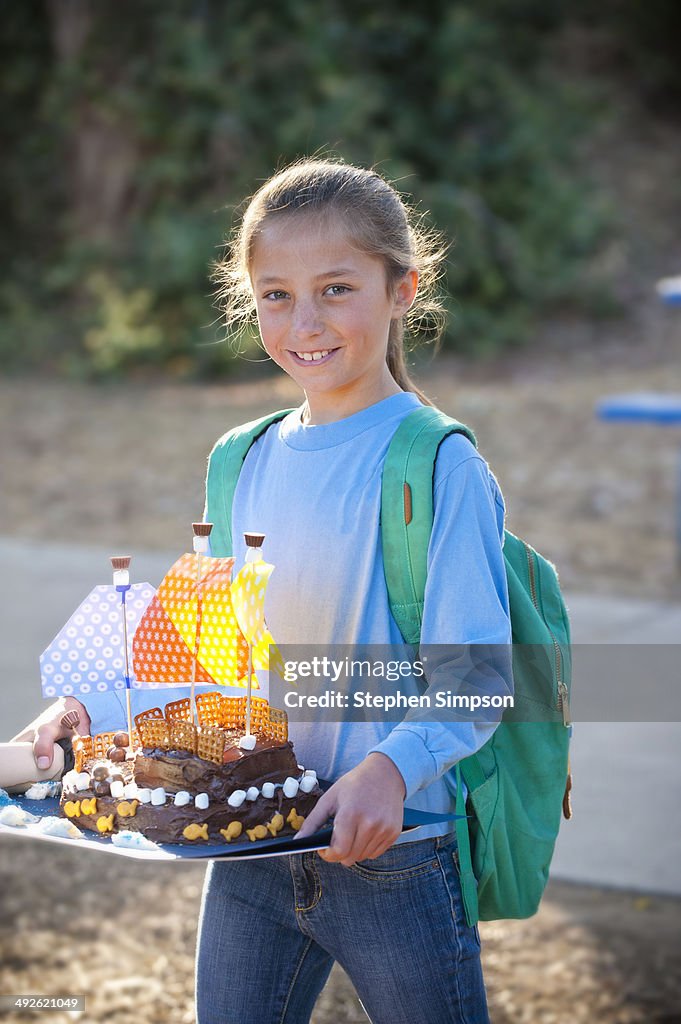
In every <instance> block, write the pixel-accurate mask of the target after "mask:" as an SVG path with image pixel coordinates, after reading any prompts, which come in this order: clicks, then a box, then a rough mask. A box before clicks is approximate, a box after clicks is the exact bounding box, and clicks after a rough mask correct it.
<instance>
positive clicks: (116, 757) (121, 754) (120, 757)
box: [106, 747, 125, 761]
mask: <svg viewBox="0 0 681 1024" xmlns="http://www.w3.org/2000/svg"><path fill="white" fill-rule="evenodd" d="M106 756H107V757H108V758H109V760H110V761H125V750H124V748H123V747H109V749H108V750H107V752H106Z"/></svg>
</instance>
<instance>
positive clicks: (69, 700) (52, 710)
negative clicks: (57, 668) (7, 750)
mask: <svg viewBox="0 0 681 1024" xmlns="http://www.w3.org/2000/svg"><path fill="white" fill-rule="evenodd" d="M67 711H77V712H78V715H79V717H80V721H79V723H78V727H77V731H78V733H79V734H80V735H81V736H87V735H88V734H89V732H90V716H89V715H88V713H87V711H86V710H85V708H84V706H83V705H82V704H81V703H80V701H79V700H76V698H75V697H60V698H59V700H56V701H55V702H54V704H50V706H49V708H46V709H45V711H43V712H42V714H40V715H38V717H37V718H34V719H33V721H32V722H30V723H29V724H28V725H27V726H26V728H25V729H22V730H21V732H18V733H17V734H16V736H13V737H12V739H11V740H10V742H11V743H21V742H24V743H33V756H34V758H35V763H36V764H37V766H38V768H40V769H43V770H44V769H45V768H49V767H50V765H51V764H52V761H53V759H54V745H55V743H56V742H57V740H62V739H66V737H67V736H72V735H73V729H71V728H69V726H68V725H63V724H62V722H61V719H62V716H63V715H65V714H66V712H67Z"/></svg>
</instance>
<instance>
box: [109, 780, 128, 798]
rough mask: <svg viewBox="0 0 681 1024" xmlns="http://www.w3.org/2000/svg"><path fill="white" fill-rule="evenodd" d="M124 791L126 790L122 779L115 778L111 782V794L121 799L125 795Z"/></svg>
mask: <svg viewBox="0 0 681 1024" xmlns="http://www.w3.org/2000/svg"><path fill="white" fill-rule="evenodd" d="M124 791H125V786H124V785H123V783H122V782H121V780H120V779H114V781H113V782H112V783H111V796H112V797H113V798H114V799H115V800H120V798H121V797H122V796H123V793H124Z"/></svg>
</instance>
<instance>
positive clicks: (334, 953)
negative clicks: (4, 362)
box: [197, 160, 511, 1024]
mask: <svg viewBox="0 0 681 1024" xmlns="http://www.w3.org/2000/svg"><path fill="white" fill-rule="evenodd" d="M443 257H444V251H443V248H442V246H441V245H439V244H438V242H437V238H436V236H433V235H431V234H429V233H428V232H426V231H424V230H422V229H421V228H420V226H419V225H418V224H417V223H416V221H415V218H414V217H413V216H412V214H411V212H410V211H409V210H408V209H407V207H406V206H405V204H404V202H403V201H402V199H401V197H400V196H399V194H398V193H397V191H396V190H395V189H394V188H393V187H392V186H391V185H390V184H389V183H388V182H386V181H385V180H384V179H383V178H382V177H381V176H379V175H378V174H376V173H374V172H373V171H368V170H364V169H362V168H358V167H353V166H350V165H347V164H345V163H342V162H335V161H328V160H304V161H302V162H299V163H296V164H294V165H293V166H291V167H289V168H287V169H285V170H283V171H282V172H280V173H278V174H276V175H275V176H274V177H273V178H271V179H270V180H269V181H268V182H266V184H265V185H263V186H262V188H260V190H259V191H258V192H257V193H256V194H255V196H254V197H253V198H252V200H251V201H250V204H249V205H248V207H247V209H246V212H245V215H244V217H243V220H242V223H241V226H240V228H239V231H238V234H237V235H236V237H235V239H234V240H233V244H232V247H231V256H230V258H229V260H227V261H225V262H224V263H222V264H220V265H218V268H217V280H218V282H219V284H220V286H221V287H220V292H219V296H220V300H221V302H222V304H223V307H224V310H225V315H226V322H227V325H228V326H229V327H235V326H243V325H244V324H245V323H246V322H248V321H249V319H251V318H252V317H253V315H256V316H257V323H258V327H259V331H260V336H261V339H262V344H263V346H264V348H265V350H266V352H267V353H268V355H269V356H270V357H271V359H272V360H273V361H274V362H275V363H277V364H278V365H279V366H280V367H281V368H282V370H284V372H285V373H287V374H288V375H289V376H290V377H291V378H293V380H295V381H296V382H297V383H298V384H299V385H300V388H301V389H302V392H303V393H304V402H303V403H302V405H301V406H300V407H299V408H298V409H296V410H295V411H293V412H292V413H289V414H288V415H286V416H285V417H284V418H283V419H282V420H280V421H279V422H277V423H275V424H273V425H272V426H270V427H269V429H267V430H266V431H265V432H264V433H263V434H262V436H260V437H259V438H258V440H257V441H256V442H255V443H254V444H253V446H252V447H251V449H250V450H249V452H248V455H247V456H246V459H245V461H244V464H243V469H242V471H241V474H240V476H239V480H238V484H237V486H236V490H235V493H234V502H233V509H232V522H231V527H232V531H231V535H232V537H233V538H234V548H235V550H233V551H222V550H216V549H215V548H214V550H213V554H215V555H227V554H234V555H235V556H236V558H237V562H238V561H239V560H240V559H243V557H244V555H245V550H244V548H243V542H242V541H241V540H240V538H242V537H243V533H244V531H247V530H252V529H254V528H257V529H258V531H262V532H263V533H265V534H266V536H267V555H268V559H270V560H271V561H272V562H274V563H275V565H276V566H277V572H276V573H275V575H274V576H273V579H272V581H271V583H270V587H269V589H268V595H267V619H268V623H269V626H270V628H271V630H272V633H273V635H274V636H275V637H276V638H277V641H278V642H279V643H280V644H288V643H295V644H314V645H332V644H367V643H370V644H400V643H401V642H402V637H401V636H400V632H399V629H398V627H397V624H396V622H395V619H394V618H393V615H392V613H391V611H390V604H389V599H388V593H387V587H386V581H385V571H384V562H383V558H384V553H383V551H382V545H381V533H380V509H381V472H382V468H383V463H384V460H385V455H386V451H387V449H388V446H389V444H390V441H391V438H392V437H393V435H394V433H395V431H396V429H397V427H398V426H399V425H400V423H401V422H402V420H403V419H404V417H405V416H407V415H408V414H409V413H410V412H411V411H412V410H414V409H415V408H417V407H418V406H419V405H420V404H430V403H429V402H428V399H427V398H426V397H425V396H424V395H423V394H421V392H420V391H418V389H417V388H416V387H415V386H414V384H413V383H412V382H411V380H410V379H409V376H408V374H407V371H406V367H405V358H404V348H403V337H404V332H405V326H406V327H408V326H409V324H410V323H416V324H418V322H419V321H420V320H421V318H423V317H427V318H429V319H430V320H431V322H432V320H433V317H435V318H436V319H437V317H438V315H439V314H440V312H441V310H440V306H439V304H438V302H437V300H436V299H434V298H433V297H432V294H433V285H434V282H435V281H436V279H437V276H438V274H439V271H440V268H441V265H442V261H443ZM219 443H220V442H219ZM433 499H434V524H433V531H432V535H431V541H430V546H429V558H428V580H427V587H426V597H425V606H424V611H423V627H422V632H421V642H422V644H472V643H486V644H504V645H508V644H510V624H509V614H508V595H507V588H506V576H505V571H504V564H503V555H502V534H503V521H504V505H503V499H502V497H501V494H500V492H499V489H498V486H497V484H496V481H495V479H494V477H493V476H492V474H491V472H490V470H489V468H488V466H487V464H486V463H485V462H484V460H483V459H482V458H481V457H480V455H478V453H477V451H476V450H475V448H474V447H473V445H472V444H471V443H470V441H468V439H467V438H466V437H464V436H463V435H461V434H452V435H450V436H449V437H447V438H446V439H445V440H444V441H443V442H442V444H441V445H440V449H439V452H438V457H437V462H436V467H435V472H434V478H433ZM218 505H219V503H218ZM216 515H217V516H219V515H220V508H219V507H217V508H216V509H211V508H210V502H209V507H208V517H209V518H210V519H214V518H215V517H216ZM275 577H276V578H275ZM510 685H511V684H510V682H509V687H510ZM493 729H494V724H483V723H469V722H457V723H446V722H445V723H432V722H431V723H414V722H409V723H407V722H401V723H398V724H395V723H390V722H361V723H353V722H337V723H332V724H330V723H326V722H325V723H323V724H322V723H319V722H318V723H314V724H306V723H291V739H292V740H293V742H294V745H295V749H296V751H297V753H298V754H299V756H300V758H301V761H302V763H304V764H311V765H314V766H315V768H316V769H317V771H318V774H319V775H320V777H323V778H326V779H328V780H330V781H331V782H332V783H333V784H332V785H331V787H330V788H329V789H328V791H327V792H326V793H325V795H324V796H323V797H322V798H321V800H320V801H319V803H318V804H317V806H316V808H315V810H314V811H313V812H312V813H311V814H310V815H309V816H308V818H307V821H306V822H305V824H304V825H303V828H302V829H301V831H300V833H299V835H300V836H306V835H310V834H311V833H313V832H315V831H316V830H317V829H318V828H320V827H321V826H322V825H323V823H324V822H325V821H326V820H327V819H328V818H329V817H332V818H333V821H334V827H333V837H332V841H331V844H330V846H329V848H328V849H327V850H324V851H321V852H320V853H306V854H298V855H293V856H286V857H273V858H265V859H260V860H250V861H240V862H226V861H215V862H213V863H212V864H211V866H210V868H209V869H208V873H207V877H206V884H205V888H204V899H203V904H202V912H201V921H200V929H199V940H198V956H197V1007H198V1021H199V1024H209V1022H218V1021H220V1022H221V1024H224V1022H227V1021H229V1022H231V1024H269V1022H272V1024H274V1022H278V1024H283V1022H288V1024H303V1022H306V1021H309V1019H310V1014H311V1012H312V1009H313V1007H314V1004H315V1001H316V999H317V997H318V995H319V993H320V992H321V989H322V987H323V985H324V982H325V981H326V979H327V977H328V975H329V972H330V970H331V967H332V965H333V963H334V961H338V962H339V963H340V964H341V965H342V966H343V967H344V969H345V970H346V971H347V972H348V974H349V976H350V978H351V979H352V981H353V983H354V985H355V988H356V990H357V992H358V994H359V996H360V999H361V1001H362V1004H363V1006H364V1009H365V1011H366V1013H367V1014H368V1016H369V1018H370V1019H371V1020H372V1021H373V1022H374V1024H401V1022H405V1024H406V1022H409V1024H414V1022H420V1024H445V1022H449V1024H451V1022H468V1024H471V1022H475V1024H480V1022H485V1021H488V1019H489V1018H488V1015H487V1005H486V998H485V989H484V984H483V979H482V973H481V968H480V940H479V934H478V930H477V927H469V926H468V925H467V923H466V919H465V914H464V910H463V906H462V898H461V888H460V880H459V873H458V860H457V846H456V838H455V836H454V834H453V832H452V830H451V822H446V821H444V822H442V823H438V824H436V825H429V826H426V827H423V828H422V829H420V830H419V831H418V832H417V833H416V836H417V838H416V839H413V837H412V836H411V835H410V834H409V833H403V834H401V830H402V819H403V811H404V806H405V803H406V804H407V805H408V806H409V807H414V808H420V809H424V810H430V811H436V812H440V813H448V812H451V811H453V808H454V802H453V796H452V782H451V778H450V779H449V780H448V782H446V781H445V775H447V774H450V773H451V769H452V768H453V766H454V765H455V764H456V763H457V761H459V760H460V759H461V758H463V757H465V756H467V755H469V754H471V753H473V752H474V751H476V750H477V749H478V748H479V747H480V746H482V744H483V743H484V742H485V741H486V740H487V739H488V738H489V736H490V735H491V732H492V731H493Z"/></svg>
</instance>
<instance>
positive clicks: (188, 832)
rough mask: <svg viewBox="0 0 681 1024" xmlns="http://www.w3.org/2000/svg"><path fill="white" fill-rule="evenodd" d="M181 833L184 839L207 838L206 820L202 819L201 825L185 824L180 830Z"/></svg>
mask: <svg viewBox="0 0 681 1024" xmlns="http://www.w3.org/2000/svg"><path fill="white" fill-rule="evenodd" d="M182 835H183V836H184V838H185V839H208V822H205V821H204V823H203V825H197V824H195V823H192V824H191V825H187V826H186V827H185V828H184V829H183V830H182Z"/></svg>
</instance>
